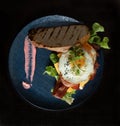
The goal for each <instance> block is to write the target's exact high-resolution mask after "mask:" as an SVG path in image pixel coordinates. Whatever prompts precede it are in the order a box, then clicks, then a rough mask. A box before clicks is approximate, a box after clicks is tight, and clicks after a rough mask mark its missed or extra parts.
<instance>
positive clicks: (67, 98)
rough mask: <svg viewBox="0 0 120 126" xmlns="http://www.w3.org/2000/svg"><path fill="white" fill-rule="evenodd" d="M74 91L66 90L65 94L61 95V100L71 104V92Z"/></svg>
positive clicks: (73, 92)
mask: <svg viewBox="0 0 120 126" xmlns="http://www.w3.org/2000/svg"><path fill="white" fill-rule="evenodd" d="M75 93H76V90H73V91H72V92H66V94H65V95H64V96H63V98H62V100H63V101H65V102H66V103H68V104H69V105H71V104H72V103H73V101H74V98H73V94H75Z"/></svg>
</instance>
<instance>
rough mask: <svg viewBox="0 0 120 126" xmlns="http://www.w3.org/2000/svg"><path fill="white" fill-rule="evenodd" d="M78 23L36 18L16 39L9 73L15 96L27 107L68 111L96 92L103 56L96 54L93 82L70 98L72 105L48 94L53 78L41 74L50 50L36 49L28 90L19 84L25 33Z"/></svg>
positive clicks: (63, 18) (22, 76)
mask: <svg viewBox="0 0 120 126" xmlns="http://www.w3.org/2000/svg"><path fill="white" fill-rule="evenodd" d="M76 23H80V24H83V22H79V21H77V20H75V19H73V18H70V17H66V16H61V15H50V16H45V17H42V18H39V19H36V20H34V21H32V22H31V23H29V24H28V25H26V26H25V27H24V28H23V29H22V30H21V31H20V32H19V33H18V35H17V36H16V38H15V39H14V41H13V44H12V46H11V49H10V52H9V73H10V77H11V80H12V83H13V86H14V88H15V89H16V91H17V92H18V94H19V95H20V96H21V97H22V98H23V99H24V100H26V101H27V102H28V103H30V104H31V105H33V106H35V107H37V108H41V109H44V110H50V111H61V110H66V109H72V108H74V107H76V106H79V105H81V104H82V103H83V102H84V101H86V100H87V99H88V98H89V97H90V96H91V95H92V94H93V93H94V92H95V91H96V90H97V87H98V86H99V84H100V80H101V77H102V70H103V54H102V51H99V57H98V59H97V60H98V63H99V64H100V67H99V69H98V70H97V74H96V76H95V78H94V80H92V81H90V82H89V83H88V84H87V85H86V86H85V88H84V89H83V90H80V91H77V93H76V94H75V95H74V97H75V100H74V103H73V104H72V105H68V104H67V103H66V102H64V101H61V100H59V99H56V98H55V97H53V96H52V95H51V92H50V91H51V88H53V86H54V84H55V79H54V78H52V77H50V76H48V75H43V72H44V70H45V67H46V66H47V65H49V64H50V60H49V54H50V53H51V51H48V50H46V49H38V48H37V55H36V69H35V73H34V78H33V82H32V87H31V88H30V89H29V90H26V89H24V88H23V86H22V81H23V80H25V70H24V49H23V48H24V39H25V37H26V36H27V33H28V30H29V29H31V28H35V27H38V26H42V27H49V26H59V25H68V24H76Z"/></svg>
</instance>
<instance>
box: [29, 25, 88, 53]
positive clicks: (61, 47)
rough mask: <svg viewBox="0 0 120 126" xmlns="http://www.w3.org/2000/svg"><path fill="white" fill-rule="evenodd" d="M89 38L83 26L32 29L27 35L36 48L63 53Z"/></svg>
mask: <svg viewBox="0 0 120 126" xmlns="http://www.w3.org/2000/svg"><path fill="white" fill-rule="evenodd" d="M87 36H88V37H89V31H88V27H87V26H85V25H78V24H76V25H68V26H58V27H48V28H42V27H39V28H34V29H31V30H30V31H29V33H28V37H29V38H30V40H31V41H32V43H33V44H34V45H35V46H36V47H38V48H46V49H49V50H52V51H56V52H65V51H67V50H68V49H69V48H70V47H71V46H72V45H74V44H75V43H76V42H77V41H78V40H79V41H80V40H81V39H83V40H82V41H81V42H84V41H85V40H84V38H87Z"/></svg>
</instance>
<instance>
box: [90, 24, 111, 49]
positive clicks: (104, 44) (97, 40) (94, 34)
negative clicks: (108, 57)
mask: <svg viewBox="0 0 120 126" xmlns="http://www.w3.org/2000/svg"><path fill="white" fill-rule="evenodd" d="M98 32H104V27H103V26H102V25H100V24H99V23H97V22H95V23H94V24H93V25H92V30H91V32H90V38H89V40H88V42H89V43H93V44H97V45H99V46H100V47H101V48H104V49H110V47H109V45H108V42H109V38H108V37H103V39H101V37H100V36H98Z"/></svg>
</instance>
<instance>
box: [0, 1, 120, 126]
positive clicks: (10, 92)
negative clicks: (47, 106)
mask: <svg viewBox="0 0 120 126" xmlns="http://www.w3.org/2000/svg"><path fill="white" fill-rule="evenodd" d="M54 14H59V15H65V16H69V17H72V18H75V19H77V20H82V21H84V22H85V23H86V24H87V25H88V26H90V25H91V24H92V23H93V22H95V21H97V22H99V23H101V24H103V25H104V27H105V30H106V32H105V35H106V36H108V37H109V39H110V42H109V45H110V47H111V49H110V50H105V51H104V60H105V63H104V71H103V78H102V80H101V84H100V86H99V89H98V90H97V92H95V94H94V95H93V96H92V97H91V98H90V99H89V100H88V101H86V102H85V103H84V104H82V105H81V106H78V107H76V108H74V109H71V110H67V111H62V112H49V111H44V110H41V109H37V108H35V107H33V106H31V105H29V104H28V103H26V102H25V101H24V100H23V99H21V98H20V97H19V96H18V94H17V93H16V91H15V90H14V88H13V86H12V83H11V81H10V78H9V72H8V54H9V49H10V46H11V44H12V42H13V40H14V38H15V37H16V35H17V34H18V32H19V31H20V30H21V29H22V28H23V27H24V26H25V25H27V24H28V23H29V22H31V21H32V20H35V19H36V18H40V17H43V16H47V15H54ZM119 22H120V1H119V0H51V1H50V0H29V1H28V0H25V1H24V2H21V1H20V0H18V1H16V2H14V4H13V3H11V1H10V3H8V1H6V0H4V1H3V2H2V3H0V38H1V41H0V44H1V45H0V52H1V53H0V59H1V60H0V67H1V68H0V126H2V125H8V126H11V125H12V126H14V125H15V126H18V125H23V126H24V125H25V126H26V125H31V126H36V125H38V126H53V125H55V126H56V125H74V126H103V125H104V126H117V125H118V123H120V120H119V119H120V118H119V117H120V114H119V109H118V108H119V107H118V106H120V104H119V93H118V92H119V91H120V90H119V88H120V86H118V85H119V83H120V81H119V76H118V75H119V74H118V72H119V67H118V65H119V59H120V56H119V54H120V51H119V50H120V46H119V41H120V40H119V38H120V37H119V29H120V25H119Z"/></svg>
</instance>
